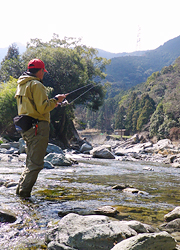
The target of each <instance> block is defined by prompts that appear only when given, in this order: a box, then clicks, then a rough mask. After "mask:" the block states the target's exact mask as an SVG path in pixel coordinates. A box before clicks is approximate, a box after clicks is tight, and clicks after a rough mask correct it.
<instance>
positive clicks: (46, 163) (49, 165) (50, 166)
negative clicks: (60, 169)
mask: <svg viewBox="0 0 180 250" xmlns="http://www.w3.org/2000/svg"><path fill="white" fill-rule="evenodd" d="M44 168H46V169H53V168H54V166H53V164H52V163H51V162H49V161H44Z"/></svg>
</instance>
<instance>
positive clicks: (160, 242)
mask: <svg viewBox="0 0 180 250" xmlns="http://www.w3.org/2000/svg"><path fill="white" fill-rule="evenodd" d="M175 247H176V241H175V239H174V238H173V237H172V236H171V235H170V234H168V233H167V232H160V233H143V234H138V235H136V236H134V237H131V238H129V239H126V240H123V241H121V242H120V243H118V244H116V245H115V246H114V247H113V248H112V249H111V250H155V249H156V250H162V249H164V250H165V249H167V250H173V249H175Z"/></svg>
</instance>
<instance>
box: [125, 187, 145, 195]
mask: <svg viewBox="0 0 180 250" xmlns="http://www.w3.org/2000/svg"><path fill="white" fill-rule="evenodd" d="M123 192H125V193H131V194H143V195H148V193H146V192H144V191H140V190H139V189H137V188H125V189H123Z"/></svg>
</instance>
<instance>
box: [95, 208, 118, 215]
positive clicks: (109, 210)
mask: <svg viewBox="0 0 180 250" xmlns="http://www.w3.org/2000/svg"><path fill="white" fill-rule="evenodd" d="M94 212H95V213H96V214H102V215H107V216H115V215H116V214H118V213H119V212H118V211H117V209H116V208H114V207H111V206H103V207H99V208H97V209H95V210H94Z"/></svg>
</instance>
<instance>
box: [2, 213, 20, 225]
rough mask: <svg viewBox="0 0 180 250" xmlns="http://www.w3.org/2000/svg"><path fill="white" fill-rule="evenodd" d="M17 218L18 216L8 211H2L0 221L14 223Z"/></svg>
mask: <svg viewBox="0 0 180 250" xmlns="http://www.w3.org/2000/svg"><path fill="white" fill-rule="evenodd" d="M16 220H17V218H16V216H14V215H13V214H11V213H9V212H7V211H3V210H1V211H0V222H1V223H7V222H8V223H14V222H15V221H16Z"/></svg>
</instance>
